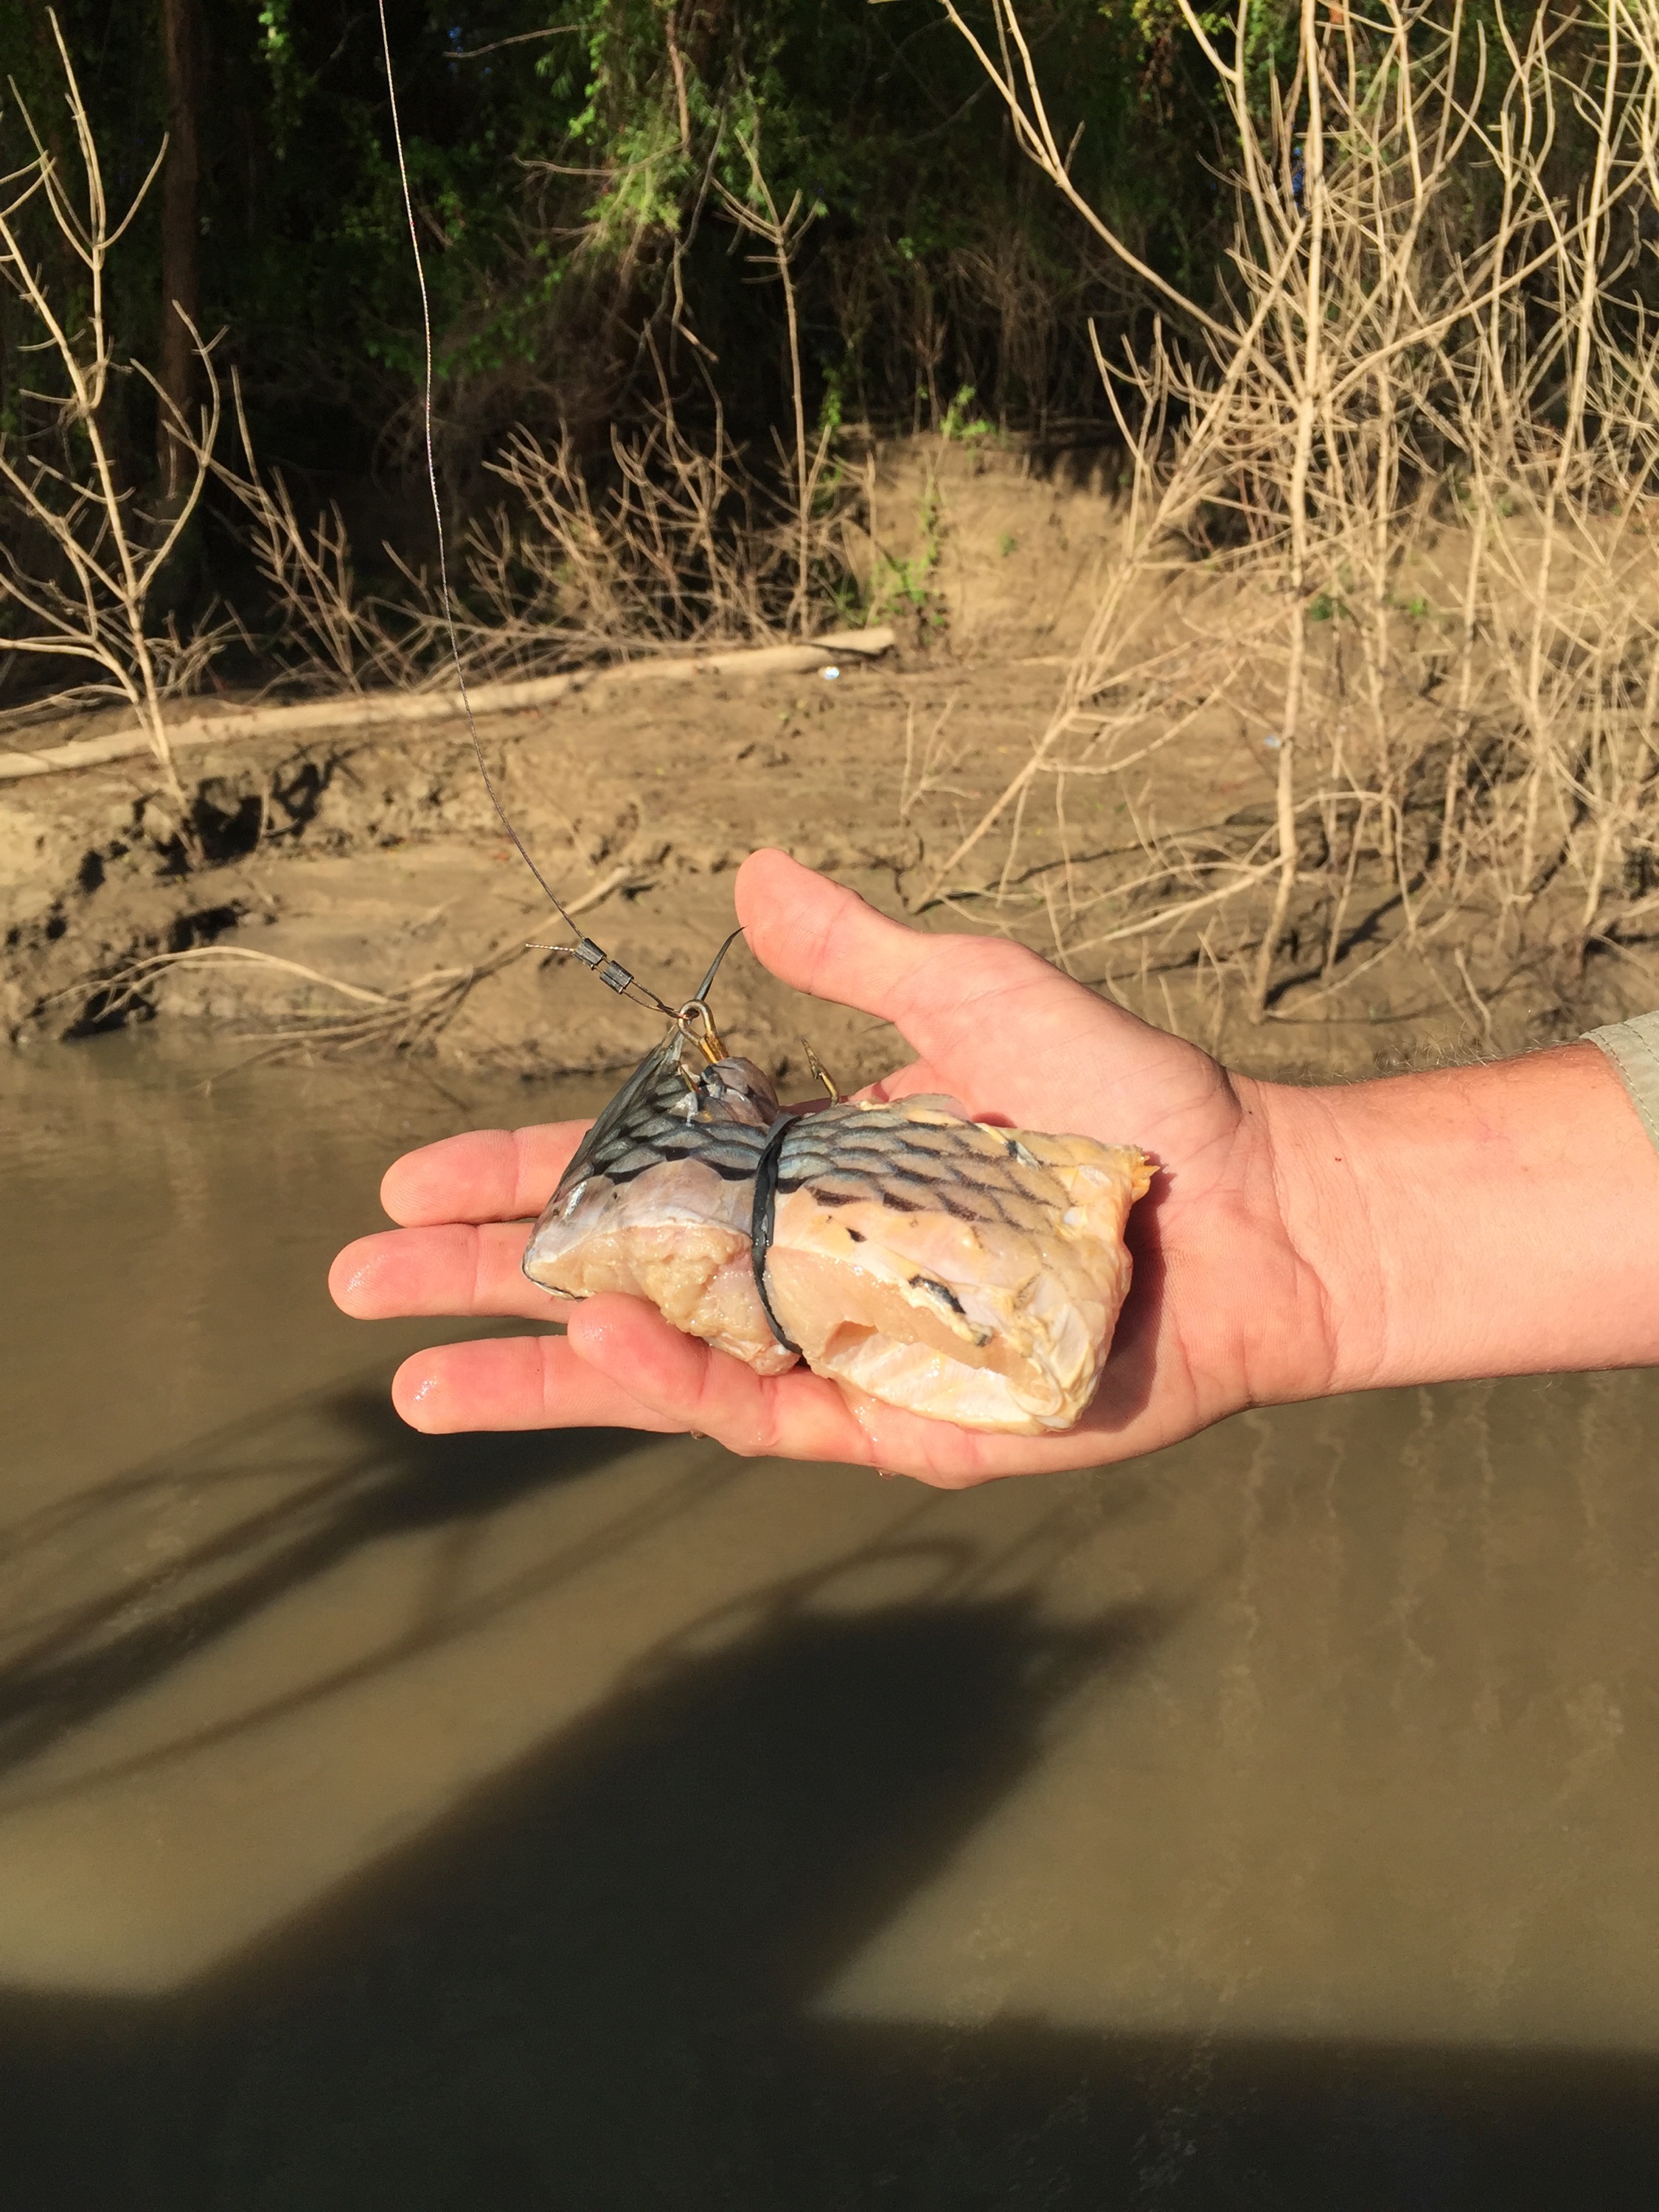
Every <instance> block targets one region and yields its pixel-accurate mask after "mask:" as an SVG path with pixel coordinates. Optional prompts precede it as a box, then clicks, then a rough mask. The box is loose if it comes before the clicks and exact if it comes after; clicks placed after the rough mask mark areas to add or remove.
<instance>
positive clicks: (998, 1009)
mask: <svg viewBox="0 0 1659 2212" xmlns="http://www.w3.org/2000/svg"><path fill="white" fill-rule="evenodd" d="M735 896H736V902H737V909H738V921H740V922H741V923H742V924H743V927H744V936H745V939H746V940H747V942H748V945H749V949H750V951H751V952H753V953H754V954H755V955H756V956H757V958H758V959H759V960H761V961H762V962H763V964H764V965H765V966H766V967H768V968H769V969H771V971H772V973H773V974H774V975H776V976H778V977H779V978H780V979H781V981H783V982H786V983H789V984H793V987H795V988H796V989H797V990H799V991H807V992H810V993H811V995H812V996H813V997H814V998H817V999H829V1000H832V1001H834V1003H835V1004H836V1005H837V1006H854V1007H856V1008H857V1009H858V1010H859V1012H861V1013H866V1014H876V1015H878V1016H879V1017H880V1018H882V1019H883V1020H884V1021H890V1022H891V1023H892V1024H894V1026H895V1027H896V1029H897V1030H899V1031H900V1032H901V1033H902V1036H904V1038H905V1040H906V1042H908V1044H909V1045H910V1046H911V1047H912V1048H913V1049H914V1050H915V1051H916V1052H918V1053H920V1054H921V1055H922V1056H923V1057H924V1058H926V1059H927V1060H932V1061H933V1062H935V1063H941V1062H945V1061H948V1060H951V1058H952V1057H953V1056H954V1054H955V1053H956V1052H957V1049H958V1048H960V1047H961V1046H962V1045H963V1043H964V1042H968V1041H969V1040H970V1039H971V1040H974V1041H975V1042H978V1043H979V1044H980V1045H981V1048H982V1046H983V1042H984V1041H985V1039H986V1038H987V1037H988V1036H995V1035H996V1034H998V1033H999V1031H1000V1030H1003V1029H1004V1028H1005V1026H1006V1024H1007V1023H1008V1021H1009V1018H1010V1016H1011V1015H1012V1012H1014V1007H1015V1003H1016V1001H1018V1000H1022V999H1027V998H1029V996H1030V994H1033V993H1036V994H1041V996H1042V1000H1046V1001H1048V1003H1049V1005H1050V1006H1052V1002H1053V999H1054V994H1056V993H1060V994H1066V993H1067V992H1073V991H1074V992H1076V993H1077V994H1078V995H1079V998H1080V999H1085V1000H1087V1001H1088V1002H1089V1003H1090V1005H1091V1006H1096V1005H1097V1004H1098V1002H1097V1000H1095V999H1094V996H1093V994H1092V993H1091V992H1085V990H1084V989H1083V988H1082V987H1081V986H1080V985H1079V984H1075V983H1070V982H1068V981H1066V978H1065V977H1064V976H1063V975H1059V974H1058V973H1057V972H1056V971H1055V970H1054V969H1052V968H1050V967H1049V965H1048V963H1047V962H1046V961H1045V960H1042V959H1040V958H1039V957H1038V956H1037V955H1036V953H1035V952H1030V951H1027V950H1026V948H1025V947H1024V945H1011V944H1010V943H1009V942H1008V941H1007V939H1006V938H998V937H965V936H961V935H950V936H945V935H940V936H937V937H934V936H930V935H929V934H928V933H927V932H926V931H925V930H919V929H911V928H909V927H907V926H906V925H905V924H904V923H903V922H900V921H890V920H889V919H888V917H887V916H886V915H883V914H878V913H877V911H876V909H875V908H873V907H872V906H870V905H868V904H867V903H866V901H865V900H863V899H861V898H860V896H859V895H858V893H857V892H856V891H854V890H848V888H847V886H846V885H845V884H834V883H831V882H830V881H829V878H827V877H824V876H821V875H818V874H817V873H816V872H815V871H814V870H812V869H811V868H804V867H802V866H801V865H800V864H799V861H797V860H791V859H790V858H789V856H788V854H787V853H780V852H775V851H763V852H759V853H753V854H750V857H749V858H748V860H745V861H744V864H743V866H742V868H741V869H740V870H739V871H738V880H737V885H736V891H735Z"/></svg>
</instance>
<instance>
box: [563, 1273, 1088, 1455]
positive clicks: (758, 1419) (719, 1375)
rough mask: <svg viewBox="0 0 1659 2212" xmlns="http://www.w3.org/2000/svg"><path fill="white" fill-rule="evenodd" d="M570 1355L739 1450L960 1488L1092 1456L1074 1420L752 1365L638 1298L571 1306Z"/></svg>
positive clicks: (671, 1422) (678, 1421) (672, 1421)
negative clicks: (1029, 1424)
mask: <svg viewBox="0 0 1659 2212" xmlns="http://www.w3.org/2000/svg"><path fill="white" fill-rule="evenodd" d="M568 1326H569V1335H568V1340H567V1341H568V1345H569V1347H570V1350H571V1352H573V1354H574V1356H575V1357H576V1358H579V1359H581V1360H583V1361H585V1362H586V1364H589V1365H590V1366H592V1368H593V1369H594V1370H596V1372H598V1373H599V1374H600V1375H602V1376H605V1377H607V1378H608V1379H609V1380H610V1381H611V1383H613V1384H614V1385H615V1386H616V1387H617V1389H623V1390H625V1391H626V1392H627V1393H628V1394H629V1395H630V1396H631V1397H633V1398H634V1399H635V1400H637V1401H639V1402H640V1403H641V1404H642V1405H645V1406H647V1407H650V1408H651V1409H652V1411H653V1413H656V1414H657V1415H658V1416H659V1418H660V1419H662V1421H663V1422H664V1424H665V1425H667V1426H670V1427H672V1428H677V1429H689V1430H691V1431H695V1432H696V1434H698V1435H699V1436H706V1437H714V1438H715V1439H716V1440H717V1441H718V1442H719V1443H723V1444H724V1445H725V1446H726V1449H728V1450H729V1451H734V1452H738V1453H741V1454H743V1455H744V1456H745V1457H753V1456H757V1455H763V1456H768V1457H773V1458H778V1459H805V1460H831V1461H842V1462H851V1463H852V1464H853V1465H855V1466H862V1467H872V1468H880V1469H881V1470H882V1471H883V1472H884V1473H886V1474H910V1475H915V1477H916V1478H917V1479H918V1480H921V1481H923V1482H926V1483H929V1484H931V1485H932V1486H933V1487H934V1488H936V1489H942V1490H960V1489H967V1488H969V1487H970V1486H972V1485H974V1484H975V1483H981V1482H989V1481H992V1480H994V1479H995V1478H996V1477H997V1476H999V1475H1004V1474H1030V1473H1035V1472H1036V1471H1038V1470H1039V1469H1042V1468H1056V1467H1070V1466H1079V1465H1086V1464H1087V1463H1088V1462H1090V1461H1091V1460H1093V1459H1098V1458H1099V1457H1101V1452H1100V1449H1099V1442H1098V1439H1096V1440H1095V1441H1094V1443H1093V1444H1092V1446H1091V1444H1089V1443H1085V1442H1084V1441H1083V1440H1082V1439H1081V1437H1079V1435H1078V1434H1077V1433H1076V1432H1075V1431H1074V1432H1073V1433H1072V1434H1071V1435H1069V1436H1065V1437H988V1436H981V1435H977V1434H975V1433H974V1432H973V1431H970V1430H968V1429H959V1428H957V1427H955V1426H954V1425H951V1423H949V1422H945V1421H933V1420H923V1419H921V1418H920V1416H918V1415H916V1414H915V1413H902V1412H900V1411H898V1410H897V1409H896V1408H895V1407H890V1406H880V1405H878V1404H877V1403H876V1402H875V1401H874V1400H873V1399H869V1398H864V1397H861V1396H859V1395H856V1394H854V1393H851V1392H847V1391H843V1390H842V1388H841V1386H840V1385H839V1384H838V1383H832V1382H829V1381H827V1380H825V1379H824V1378H823V1376H817V1375H813V1374H811V1373H810V1372H809V1371H808V1370H807V1369H805V1368H804V1367H799V1368H796V1369H793V1370H792V1371H791V1372H790V1373H789V1374H787V1375H776V1376H762V1375H757V1374H755V1373H754V1371H753V1370H752V1369H750V1368H748V1367H745V1366H744V1364H743V1363H742V1362H741V1361H740V1360H737V1359H732V1358H728V1357H727V1356H726V1354H725V1353H724V1352H714V1351H712V1350H711V1349H710V1348H709V1346H708V1345H706V1344H701V1343H699V1342H698V1341H697V1340H696V1338H695V1337H689V1336H683V1335H681V1334H680V1333H679V1331H678V1329H674V1328H670V1327H669V1325H668V1324H667V1322H665V1321H664V1320H663V1319H662V1318H661V1316H659V1314H657V1313H655V1312H654V1311H653V1310H652V1308H651V1307H649V1306H648V1305H647V1304H644V1302H643V1301H642V1300H641V1299H638V1298H623V1297H597V1298H592V1299H590V1300H588V1301H587V1303H586V1304H584V1305H582V1306H580V1307H576V1308H574V1309H573V1310H572V1311H571V1314H570V1318H569V1324H568Z"/></svg>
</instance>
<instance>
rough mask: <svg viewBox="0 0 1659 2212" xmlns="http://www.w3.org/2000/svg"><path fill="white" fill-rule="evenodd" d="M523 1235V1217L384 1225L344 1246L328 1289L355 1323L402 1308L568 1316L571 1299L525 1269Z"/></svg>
mask: <svg viewBox="0 0 1659 2212" xmlns="http://www.w3.org/2000/svg"><path fill="white" fill-rule="evenodd" d="M525 1235H526V1231H525V1226H524V1224H523V1223H522V1222H521V1221H491V1222H485V1223H484V1224H483V1225H482V1226H479V1227H473V1226H471V1225H469V1224H467V1223H465V1222H459V1221H453V1222H449V1223H447V1224H446V1225H444V1226H443V1227H441V1228H435V1229H383V1230H381V1231H380V1233H379V1234H378V1235H376V1236H374V1237H358V1238H357V1240H356V1243H351V1244H348V1245H347V1246H346V1248H345V1249H344V1251H343V1252H342V1253H341V1254H340V1255H338V1257H337V1259H336V1261H335V1262H334V1264H333V1266H332V1267H331V1268H330V1269H329V1271H328V1287H329V1295H330V1296H331V1297H332V1298H333V1300H334V1303H335V1304H336V1305H337V1306H338V1307H339V1309H340V1310H341V1312H342V1313H348V1314H349V1315H350V1316H352V1318H353V1320H354V1321H387V1320H390V1319H391V1318H392V1316H396V1315H400V1314H456V1315H460V1314H495V1315H517V1316H520V1317H521V1318H522V1319H524V1320H526V1321H562V1320H563V1318H564V1316H565V1311H566V1306H565V1301H564V1300H563V1299H562V1298H556V1297H551V1296H550V1294H549V1293H548V1292H547V1291H544V1290H541V1289H539V1288H538V1285H536V1284H534V1283H532V1282H529V1281H527V1280H526V1278H525V1276H524V1274H523V1273H521V1272H520V1261H521V1260H522V1259H523V1257H524V1248H525Z"/></svg>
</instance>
